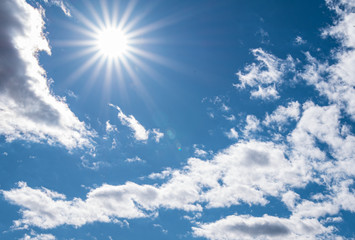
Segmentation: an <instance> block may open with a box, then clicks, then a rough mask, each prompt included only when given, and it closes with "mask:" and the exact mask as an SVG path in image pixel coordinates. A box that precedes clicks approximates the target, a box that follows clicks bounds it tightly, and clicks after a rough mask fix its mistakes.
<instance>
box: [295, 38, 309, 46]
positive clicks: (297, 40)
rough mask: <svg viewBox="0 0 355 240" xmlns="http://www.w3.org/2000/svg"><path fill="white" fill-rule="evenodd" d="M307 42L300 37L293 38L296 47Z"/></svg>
mask: <svg viewBox="0 0 355 240" xmlns="http://www.w3.org/2000/svg"><path fill="white" fill-rule="evenodd" d="M306 42H307V41H306V40H304V39H303V38H302V37H301V36H297V37H296V38H295V44H296V45H303V44H305V43H306Z"/></svg>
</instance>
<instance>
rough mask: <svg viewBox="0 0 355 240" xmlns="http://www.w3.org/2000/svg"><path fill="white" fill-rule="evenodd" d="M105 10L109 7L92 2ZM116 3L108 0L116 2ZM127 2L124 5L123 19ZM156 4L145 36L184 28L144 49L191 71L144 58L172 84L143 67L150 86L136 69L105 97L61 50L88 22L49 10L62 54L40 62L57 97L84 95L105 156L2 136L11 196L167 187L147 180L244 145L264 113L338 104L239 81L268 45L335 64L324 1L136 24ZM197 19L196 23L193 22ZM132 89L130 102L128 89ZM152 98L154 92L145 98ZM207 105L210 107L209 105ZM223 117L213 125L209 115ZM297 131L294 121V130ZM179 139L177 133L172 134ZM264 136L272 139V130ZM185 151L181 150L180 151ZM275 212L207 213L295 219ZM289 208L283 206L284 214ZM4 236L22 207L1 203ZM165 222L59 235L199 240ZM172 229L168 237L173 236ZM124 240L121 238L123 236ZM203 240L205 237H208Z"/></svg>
mask: <svg viewBox="0 0 355 240" xmlns="http://www.w3.org/2000/svg"><path fill="white" fill-rule="evenodd" d="M69 3H70V5H72V6H73V7H74V8H76V9H77V10H79V11H80V12H81V13H83V14H84V15H85V16H87V17H89V18H90V16H91V14H90V12H89V11H88V9H87V8H86V7H85V4H84V1H70V2H69ZM91 4H92V5H93V6H94V8H95V9H98V13H99V14H101V12H100V2H99V1H91ZM110 4H111V2H110V1H108V5H110ZM126 4H127V2H123V1H122V3H121V4H120V6H121V9H120V11H123V10H124V9H125V5H126ZM151 4H154V7H152V10H151V12H150V14H148V15H147V16H146V17H145V18H144V19H143V20H142V21H140V22H139V24H138V25H137V27H142V26H144V25H147V24H149V23H153V22H155V21H158V20H160V19H164V18H167V17H168V16H170V15H176V16H177V19H179V20H177V21H176V22H174V23H172V24H169V25H167V26H165V27H163V28H159V29H157V30H154V31H152V32H148V33H146V34H145V35H144V36H142V37H143V38H144V37H146V38H154V39H157V40H158V43H157V44H142V45H141V46H139V47H141V48H142V49H145V50H147V51H149V52H152V53H154V54H157V55H159V56H163V57H165V58H167V59H172V60H173V61H174V62H177V63H179V64H181V65H182V66H183V68H182V69H183V71H182V70H181V68H180V67H176V69H174V68H169V67H166V66H162V65H161V64H157V63H155V62H153V61H150V60H144V59H143V61H144V62H145V63H146V64H147V65H148V66H149V67H151V68H152V69H154V70H155V71H157V72H158V73H159V75H160V78H158V79H154V78H152V77H151V76H149V75H148V74H147V73H146V72H145V71H144V70H143V69H140V68H139V66H137V65H136V66H134V72H135V74H136V75H137V78H138V79H139V80H140V83H141V85H142V86H141V87H137V86H136V85H134V84H133V83H132V80H131V79H130V77H129V75H128V74H127V72H125V71H124V75H123V78H122V79H119V80H117V81H116V78H117V76H115V75H114V76H113V78H112V82H111V84H110V86H109V88H106V89H104V87H103V86H104V81H105V80H104V77H102V76H103V74H104V72H103V71H104V69H103V70H102V71H101V73H100V75H99V77H98V78H97V79H94V81H93V83H92V86H91V87H90V88H86V87H85V86H86V84H87V81H88V79H90V76H91V75H92V69H89V70H88V71H86V72H84V73H83V75H81V76H80V77H79V78H76V79H72V80H71V81H67V80H66V79H67V78H68V77H69V76H70V75H71V74H72V73H73V72H74V71H75V69H77V68H79V67H80V66H81V65H82V64H83V63H84V62H85V60H86V59H85V58H84V57H82V58H76V59H73V58H70V56H71V55H73V54H75V53H76V51H78V52H79V50H80V49H79V50H78V49H76V48H72V47H67V46H63V45H60V44H58V42H60V41H61V40H67V39H70V40H80V39H82V38H83V35H81V34H80V33H78V32H76V31H75V30H73V29H72V28H70V25H76V26H79V27H83V24H82V23H81V22H80V21H79V20H78V19H77V18H76V17H75V15H73V17H71V18H67V17H65V16H64V14H63V13H62V12H61V11H60V9H59V8H55V7H46V8H45V10H46V31H47V32H48V39H49V41H50V43H51V46H52V55H51V56H47V55H46V54H45V53H41V54H40V63H41V65H42V66H43V67H44V69H45V70H46V71H47V75H48V77H49V78H53V80H54V83H53V84H52V89H53V92H54V93H55V94H57V95H61V96H65V95H67V92H68V90H71V91H73V92H74V93H75V94H76V95H77V98H75V97H70V96H67V102H68V104H69V106H70V108H71V110H72V111H73V112H74V113H75V114H76V115H77V116H78V118H79V119H80V120H82V121H85V122H86V123H87V124H89V125H90V126H91V127H92V129H95V131H97V132H98V135H99V138H98V139H96V142H97V145H96V148H97V149H96V151H97V156H96V157H95V158H93V157H91V156H90V155H88V154H86V153H85V152H84V151H81V150H74V151H73V152H72V153H68V151H67V150H65V149H63V148H61V147H55V146H48V145H46V144H36V143H28V142H24V141H15V142H12V143H6V142H5V141H4V138H1V146H0V148H1V152H2V153H3V152H6V153H7V155H4V154H2V155H1V156H0V172H1V174H0V184H1V185H0V187H1V189H10V188H12V187H14V184H15V183H16V182H18V181H25V182H27V183H28V185H29V186H31V187H40V186H44V187H46V188H48V189H51V190H54V191H57V192H60V193H63V194H65V195H66V196H67V198H68V199H72V198H74V197H80V198H83V199H85V195H86V194H87V191H88V190H87V189H85V188H84V187H83V186H87V187H93V186H100V185H101V184H102V183H109V184H113V185H115V184H123V183H124V182H126V181H134V182H137V183H151V182H159V181H156V180H154V181H153V180H147V179H143V180H142V179H140V177H142V176H147V175H149V174H150V173H152V172H159V171H161V170H162V169H164V168H166V167H172V168H179V167H181V166H182V165H183V164H184V163H185V162H186V159H187V158H188V157H191V156H193V151H194V148H193V145H194V144H201V145H204V146H205V149H206V150H212V151H214V152H216V151H218V150H221V149H223V148H225V147H227V146H229V145H230V144H231V143H232V142H233V141H232V140H230V139H228V138H227V137H226V136H225V134H224V132H225V131H227V130H228V129H230V128H231V127H234V126H236V124H238V123H239V122H241V121H244V119H245V116H246V115H248V114H253V115H255V116H257V117H259V118H261V119H262V118H263V117H264V116H265V113H266V112H271V111H272V110H274V109H275V108H276V107H277V106H279V105H285V104H287V102H289V101H292V100H298V101H299V102H300V103H303V102H305V101H306V100H312V101H314V102H315V103H318V104H320V105H323V104H326V100H325V99H323V98H322V97H319V96H318V93H317V92H315V91H314V89H313V88H312V87H309V86H306V85H303V84H301V83H297V84H295V85H291V84H287V81H288V79H285V82H286V84H284V86H282V87H281V88H280V96H281V98H280V99H277V100H274V101H264V100H251V99H250V94H249V91H248V89H246V90H236V89H235V88H233V86H232V84H233V83H236V82H237V80H238V79H237V77H236V76H235V73H236V72H237V71H238V70H241V69H243V67H244V66H245V65H246V64H247V63H251V62H253V61H254V57H253V56H252V54H250V49H253V48H258V47H262V48H263V49H264V50H266V51H268V52H271V53H273V54H275V55H276V56H277V57H279V58H282V59H284V58H286V57H287V55H288V54H291V55H292V56H293V57H294V58H299V59H300V60H301V62H302V61H303V60H304V58H305V57H304V55H303V52H304V51H310V52H311V53H312V55H314V56H316V57H317V58H321V59H322V58H324V59H325V58H327V57H328V56H329V51H330V49H332V48H334V47H336V42H335V41H334V40H332V39H330V38H326V39H323V38H321V37H320V32H321V29H322V28H324V27H327V26H328V25H330V24H331V23H332V20H333V19H332V17H333V16H332V13H331V12H330V11H329V10H328V8H327V7H326V5H325V3H324V2H323V1H318V0H316V1H306V0H304V1H282V0H278V1H246V0H243V1H223V2H221V1H193V2H191V1H157V2H154V3H152V2H150V1H149V2H148V1H138V2H137V5H136V7H135V9H134V11H133V13H132V16H134V15H137V14H140V13H141V12H143V11H144V10H146V9H147V8H148V7H150V5H151ZM185 15H186V17H184V16H185ZM297 36H302V38H303V39H305V40H306V41H307V42H306V43H305V44H303V45H296V44H295V43H294V40H295V38H296V37H297ZM118 81H122V82H123V83H124V85H125V92H124V93H123V94H121V92H120V89H119V87H120V84H119V82H118ZM142 89H145V91H146V93H148V97H149V99H147V95H144V94H142ZM217 96H218V97H220V98H221V99H222V101H223V102H224V103H225V104H226V105H227V106H229V107H230V108H231V111H230V114H234V115H235V116H236V120H235V121H234V122H229V121H227V120H225V118H223V117H221V116H222V115H223V114H224V113H223V112H222V111H221V110H220V107H219V106H218V105H216V104H214V103H212V102H213V101H212V102H211V101H209V100H213V99H215V98H216V97H217ZM204 98H206V99H207V101H202V100H203V99H204ZM108 103H113V104H115V105H117V106H120V107H121V108H122V110H123V112H125V113H126V114H132V115H133V116H134V117H135V118H136V119H137V120H138V121H139V122H140V123H141V124H142V125H143V126H144V127H146V129H152V128H159V129H161V131H162V132H164V133H165V137H164V138H163V139H161V142H160V143H155V142H154V141H153V140H148V143H147V144H145V143H139V142H137V141H135V140H134V139H133V138H132V137H130V136H131V132H130V130H129V129H128V128H126V127H124V126H122V125H121V124H120V122H119V120H118V119H117V111H116V110H114V109H113V108H110V107H109V106H108ZM209 111H210V112H213V113H214V115H215V116H216V117H215V118H211V117H210V116H209V115H208V112H209ZM107 120H110V123H111V124H114V125H116V126H117V128H118V130H119V133H117V134H116V135H115V136H114V137H115V138H117V141H118V145H117V148H116V149H111V144H112V142H111V141H110V138H111V137H112V136H111V137H109V140H103V139H102V137H103V136H104V135H105V134H106V133H105V122H106V121H107ZM289 127H290V129H291V128H292V127H294V124H292V123H291V124H290V125H289ZM168 131H170V132H171V133H172V134H170V136H169V134H167V133H168ZM258 137H259V138H261V139H267V138H268V136H267V134H266V133H265V132H261V133H260V136H258ZM179 147H181V151H179V149H178V148H179ZM82 156H84V157H85V158H86V159H87V161H88V164H92V163H94V162H97V161H100V162H103V164H102V166H100V168H99V169H97V170H92V169H89V168H86V167H84V166H83V165H82V160H81V157H82ZM135 156H139V157H140V158H142V159H143V160H144V161H145V162H134V163H127V162H125V160H126V159H127V158H133V157H135ZM318 188H319V186H316V185H315V186H313V185H312V186H310V187H309V188H306V189H305V190H300V191H299V193H300V194H304V196H305V198H307V197H306V196H307V195H308V194H309V193H310V192H312V191H314V190H315V189H316V190H320V191H323V190H324V189H318ZM269 200H270V204H269V205H267V207H266V208H262V207H259V206H253V207H250V206H248V205H241V206H235V207H232V208H227V209H219V208H218V209H211V210H206V214H205V215H204V217H203V218H202V219H201V220H202V221H206V222H209V221H215V220H218V219H220V218H222V217H224V216H227V215H229V214H233V213H235V212H237V213H242V214H248V213H250V214H251V215H254V214H255V215H257V216H261V215H263V214H265V213H269V214H270V215H276V216H282V217H287V216H288V215H289V214H290V213H289V212H288V210H287V209H286V208H285V207H284V206H282V203H280V201H279V200H277V199H272V198H271V199H269ZM275 206H277V207H275ZM0 208H1V209H2V210H1V211H2V214H1V215H0V230H1V231H2V232H4V231H7V230H8V229H9V227H10V226H11V225H12V221H13V220H14V219H19V218H20V217H21V216H20V214H18V210H19V208H18V207H16V206H13V205H10V204H9V203H8V202H6V201H3V200H2V201H0ZM159 212H160V215H159V217H157V218H156V219H154V220H151V219H138V220H130V221H129V222H130V228H125V227H123V228H120V227H118V226H117V225H115V224H105V223H93V224H89V225H86V226H83V227H81V228H79V229H75V228H73V227H71V226H61V227H58V228H56V229H53V230H48V231H43V230H40V229H36V228H35V230H36V231H38V232H51V233H53V234H54V235H56V236H57V237H58V239H68V238H73V237H74V238H77V239H91V238H92V239H93V238H94V237H96V238H98V239H108V236H112V237H113V236H114V235H116V236H117V235H119V236H120V238H119V239H142V238H143V237H144V238H148V239H180V238H181V239H191V238H192V236H191V235H190V234H189V231H190V227H191V224H190V223H188V221H187V220H185V219H183V216H184V215H185V214H186V213H184V212H182V211H175V210H160V211H159ZM343 217H344V218H345V219H346V221H344V222H342V223H339V226H338V227H339V231H340V232H341V233H342V235H345V236H353V234H354V232H353V231H354V230H353V229H352V228H351V227H350V226H352V225H353V224H354V215H353V214H349V213H348V212H344V213H343ZM153 224H160V225H161V226H162V227H163V228H164V229H166V230H168V232H167V233H164V232H163V231H162V229H160V227H154V226H153ZM2 235H3V236H2V237H1V239H13V238H16V237H22V236H23V232H22V231H13V232H12V231H10V232H6V233H2ZM114 239H116V238H114ZM197 239H198V238H197Z"/></svg>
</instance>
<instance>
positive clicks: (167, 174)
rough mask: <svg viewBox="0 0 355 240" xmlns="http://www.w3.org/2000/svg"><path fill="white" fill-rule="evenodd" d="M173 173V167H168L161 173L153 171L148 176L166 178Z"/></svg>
mask: <svg viewBox="0 0 355 240" xmlns="http://www.w3.org/2000/svg"><path fill="white" fill-rule="evenodd" d="M172 173H173V170H172V169H171V168H167V169H165V170H163V171H161V172H159V173H151V174H149V176H148V178H150V179H165V178H167V177H168V176H170V175H171V174H172Z"/></svg>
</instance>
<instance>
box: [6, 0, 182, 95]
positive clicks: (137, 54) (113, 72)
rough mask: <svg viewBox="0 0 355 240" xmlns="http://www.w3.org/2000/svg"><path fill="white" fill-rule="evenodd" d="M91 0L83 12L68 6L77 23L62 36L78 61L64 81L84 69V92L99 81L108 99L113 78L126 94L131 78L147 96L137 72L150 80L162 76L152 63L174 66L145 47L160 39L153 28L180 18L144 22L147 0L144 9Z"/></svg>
mask: <svg viewBox="0 0 355 240" xmlns="http://www.w3.org/2000/svg"><path fill="white" fill-rule="evenodd" d="M0 1H1V0H0ZM93 2H94V1H85V6H86V8H84V10H83V11H79V10H78V9H76V8H74V7H73V9H72V13H73V16H75V18H76V19H77V20H78V23H79V24H77V21H76V23H75V24H68V26H69V27H70V30H71V32H72V33H73V34H67V35H68V36H71V37H73V39H68V40H63V42H62V44H63V45H65V46H69V47H74V48H75V49H74V51H73V52H71V53H70V58H71V59H78V61H81V65H80V66H79V67H77V68H75V70H74V71H73V72H72V73H71V75H70V76H68V77H67V78H66V79H67V80H66V81H67V82H68V83H69V82H71V81H75V80H77V79H80V78H81V77H82V76H83V74H84V73H85V72H87V71H89V72H90V75H89V78H87V80H86V83H87V84H85V89H84V90H85V91H89V89H91V88H92V86H93V85H94V82H95V81H97V80H100V82H102V84H103V88H102V91H103V92H105V96H107V97H108V95H107V92H110V88H111V87H112V83H114V82H115V83H118V87H119V91H120V93H121V94H120V95H122V96H123V95H125V94H126V93H127V91H126V86H127V84H126V83H127V81H131V82H132V83H133V85H132V86H134V87H135V88H137V89H138V90H139V91H141V92H144V96H147V95H148V94H147V93H146V92H147V91H146V90H145V89H143V84H142V83H141V76H142V74H146V75H147V76H149V77H152V78H154V79H157V78H160V77H161V75H160V73H159V72H158V71H156V70H155V69H154V68H153V67H151V64H152V63H153V64H159V65H163V66H166V67H170V68H173V69H175V68H176V67H177V66H179V65H178V64H177V63H176V62H174V61H172V60H171V59H169V58H166V57H164V56H162V55H158V54H156V53H154V52H151V51H150V50H151V49H152V46H153V45H157V44H161V43H163V42H164V40H163V39H160V38H159V37H157V36H155V34H154V32H155V31H157V30H158V29H160V28H163V27H167V26H168V25H170V24H172V23H174V22H176V21H178V20H179V19H178V18H175V17H171V16H168V17H166V18H164V19H158V20H156V21H152V22H151V21H149V18H148V17H147V16H149V14H152V12H151V11H153V8H152V7H151V6H150V4H151V3H150V2H149V1H147V2H146V5H145V6H146V8H136V4H137V1H110V3H111V4H110V6H109V4H108V3H107V1H95V2H96V3H93ZM139 9H146V10H144V11H140V10H139ZM153 48H156V47H153Z"/></svg>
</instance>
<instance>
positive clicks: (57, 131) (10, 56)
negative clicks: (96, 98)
mask: <svg viewBox="0 0 355 240" xmlns="http://www.w3.org/2000/svg"><path fill="white" fill-rule="evenodd" d="M43 16H44V13H43V11H42V10H41V9H35V8H33V7H32V6H30V5H29V4H27V3H26V2H25V1H20V0H4V1H1V3H0V21H1V22H2V23H6V24H1V26H0V36H1V39H0V40H1V45H2V53H1V57H0V88H1V90H0V134H1V135H4V136H5V137H6V140H7V141H13V140H16V139H23V140H28V141H33V142H47V143H49V144H61V145H63V146H65V147H66V148H67V149H69V150H70V149H73V148H82V147H91V146H92V144H93V138H94V137H95V135H96V133H95V131H93V130H90V129H88V127H87V126H86V125H85V124H84V123H83V122H81V121H79V119H78V118H77V117H76V116H75V115H74V113H73V112H72V111H71V110H70V109H69V107H68V105H67V104H66V103H65V101H64V100H63V99H62V98H60V97H58V96H55V95H53V94H52V93H51V91H50V88H49V86H48V84H49V83H48V80H47V78H46V72H45V71H44V69H43V68H42V67H41V66H40V65H39V62H38V58H37V53H38V52H39V51H46V52H47V53H48V54H50V52H51V50H50V47H49V44H48V41H47V39H46V38H45V37H44V35H45V34H44V32H43V31H44V21H43Z"/></svg>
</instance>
